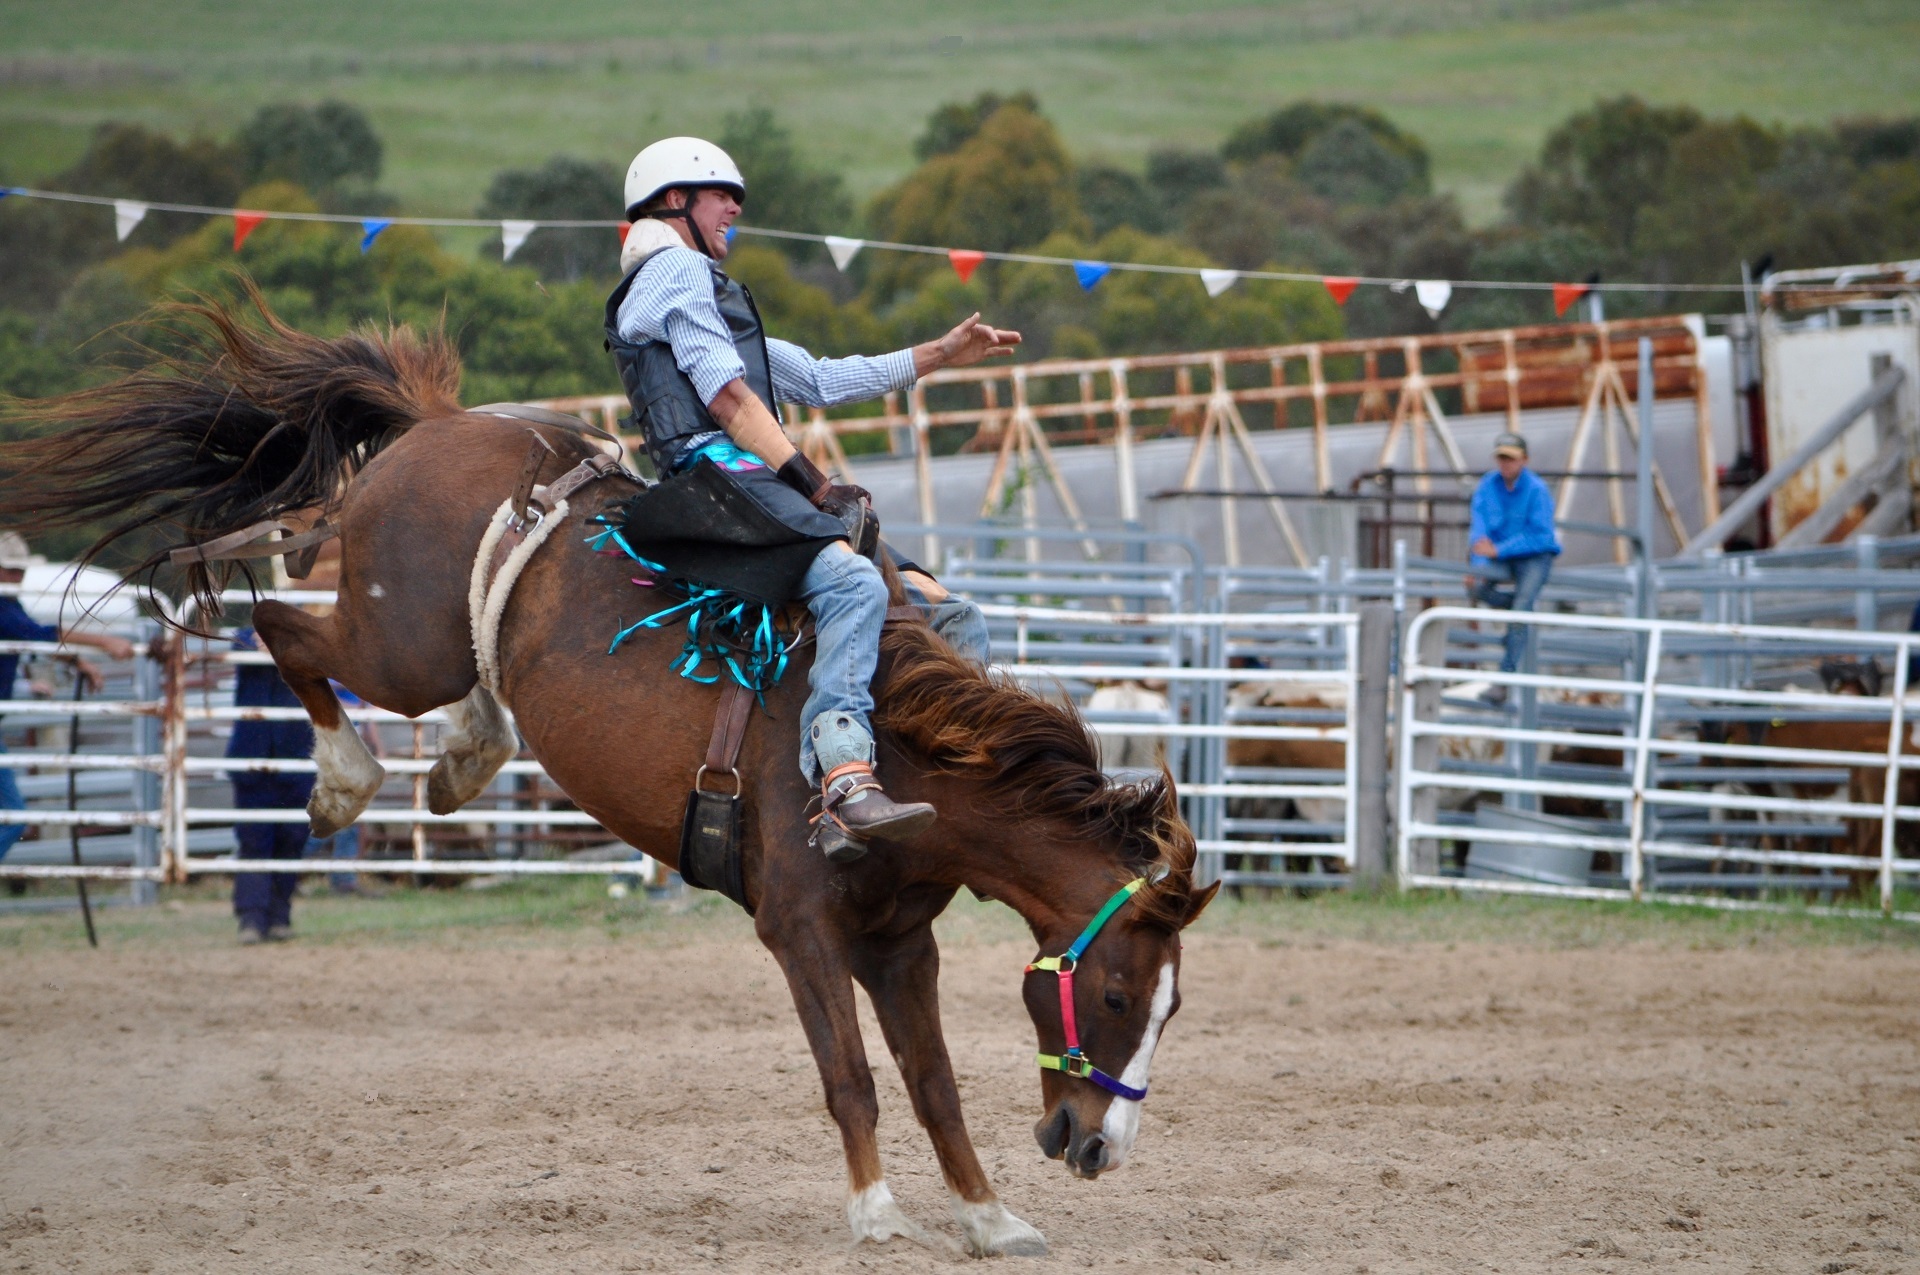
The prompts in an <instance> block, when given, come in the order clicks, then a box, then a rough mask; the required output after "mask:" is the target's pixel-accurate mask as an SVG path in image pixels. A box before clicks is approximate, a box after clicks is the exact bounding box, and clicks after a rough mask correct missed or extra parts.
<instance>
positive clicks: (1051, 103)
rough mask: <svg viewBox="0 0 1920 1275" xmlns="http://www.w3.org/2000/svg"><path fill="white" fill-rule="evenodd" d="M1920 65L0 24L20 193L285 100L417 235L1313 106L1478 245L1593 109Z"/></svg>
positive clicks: (1222, 9)
mask: <svg viewBox="0 0 1920 1275" xmlns="http://www.w3.org/2000/svg"><path fill="white" fill-rule="evenodd" d="M1917 47H1920V2H1916V0H1857V2H1856V3H1852V4H1846V5H1837V4H1820V5H1816V4H1806V3H1799V2H1796V0H1432V2H1428V0H1420V2H1418V3H1416V2H1414V0H1352V2H1351V3H1348V4H1344V5H1331V4H1327V3H1324V2H1323V0H1278V2H1275V3H1253V2H1251V0H1243V2H1240V3H1233V2H1231V0H1173V2H1172V3H1169V2H1168V0H1159V2H1157V3H1147V2H1146V0H1100V2H1098V3H1096V2H1095V0H1059V2H1058V3H1055V4H1050V5H1047V6H1045V7H1044V8H1041V9H1036V8H1035V7H1034V6H1031V5H1026V4H1016V3H1014V2H1013V0H981V3H978V4H975V5H973V6H970V7H969V8H968V9H967V11H966V12H965V14H964V15H958V14H956V13H954V12H953V11H950V10H945V9H940V8H938V7H929V6H921V5H910V4H907V3H905V2H904V0H863V2H862V3H858V4H852V3H831V2H829V0H800V2H799V3H774V2H773V0H741V2H740V3H736V4H732V5H727V6H721V7H719V8H714V7H711V6H709V7H706V8H700V9H684V10H676V9H672V8H670V7H669V8H661V7H660V6H645V7H635V6H632V5H624V4H617V3H615V0H579V2H578V3H575V4H571V5H565V6H558V7H555V6H526V5H521V4H510V3H507V0H474V2H473V3H462V4H458V5H456V4H452V3H449V2H448V0H423V3H419V4H413V5H384V6H375V5H370V4H364V3H349V4H338V3H321V2H320V0H285V2H284V3H281V4H277V5H272V6H266V7H261V6H257V5H242V4H239V3H237V0H198V2H197V3H165V4H163V3H161V2H160V0H90V2H85V3H77V4H65V5H47V4H30V3H25V2H24V0H0V59H4V62H0V67H7V68H9V69H8V70H7V73H6V74H5V75H4V76H0V172H5V173H7V174H9V175H10V179H11V180H16V181H23V180H28V179H31V178H33V177H35V176H38V175H41V174H44V173H47V172H51V171H55V170H56V169H57V168H58V167H59V164H60V162H62V160H63V159H65V158H71V156H70V155H68V154H67V151H68V150H70V149H71V145H72V144H71V140H70V139H71V136H72V133H73V130H77V129H84V128H85V127H87V126H89V125H90V124H92V123H94V122H98V121H100V120H105V119H134V120H138V121H140V122H142V123H146V124H148V125H152V126H156V127H163V128H168V129H172V130H174V131H176V132H179V133H188V132H192V131H194V130H196V129H198V130H202V131H207V132H213V133H221V134H224V133H228V132H231V131H232V130H233V129H234V128H235V127H236V126H237V125H238V124H240V123H241V122H242V121H243V120H244V119H245V118H246V117H247V116H248V115H249V114H251V112H252V111H253V110H254V109H255V108H257V107H258V106H260V105H261V104H263V103H266V102H271V101H282V100H287V99H290V98H291V99H295V100H304V101H314V100H318V99H320V98H324V97H339V98H343V99H345V100H348V101H351V102H354V103H356V104H358V105H360V106H362V107H363V108H365V109H366V110H368V111H369V112H370V114H371V115H372V117H373V119H374V121H375V123H376V125H377V126H378V127H379V129H380V130H381V132H382V133H383V135H384V136H385V138H386V140H387V143H388V158H387V177H386V179H385V183H384V184H385V185H387V186H388V187H390V188H392V189H393V190H395V191H397V192H398V193H399V194H400V195H401V196H402V198H403V199H404V200H405V201H406V203H407V205H408V209H409V211H414V212H420V213H442V214H461V213H467V212H470V211H471V210H472V208H473V207H474V206H475V204H476V203H477V202H478V201H479V198H480V195H481V192H482V191H483V190H484V189H485V187H486V183H487V181H488V179H489V178H490V177H491V176H492V174H493V173H494V172H495V171H497V170H498V169H500V168H504V167H509V166H524V165H529V164H537V163H539V162H540V161H542V160H544V159H545V158H546V157H547V156H549V155H552V154H555V153H559V152H566V153H571V154H576V155H583V156H588V157H593V158H601V159H607V160H610V161H612V162H614V163H616V164H619V165H621V166H623V167H624V165H625V163H626V162H627V160H628V158H629V157H630V156H631V155H632V153H633V151H634V150H635V149H637V147H638V146H639V145H640V144H641V143H642V142H644V141H647V140H650V139H652V138H654V137H657V136H660V135H663V134H666V133H672V132H711V131H713V130H715V129H716V128H717V127H718V125H719V121H720V118H721V116H722V115H723V114H725V112H726V111H728V110H729V109H735V108H737V107H738V106H740V105H744V104H747V103H765V104H766V105H769V106H771V107H772V108H773V109H774V110H775V111H776V112H777V113H778V114H779V115H780V116H781V117H782V119H783V120H785V121H786V122H787V123H788V124H789V125H791V126H792V127H793V128H794V130H795V132H796V135H797V136H798V137H799V138H800V139H801V141H802V144H803V148H804V149H805V150H806V151H807V152H808V153H809V154H811V155H813V156H814V157H816V158H817V159H818V160H819V161H820V162H822V163H824V164H827V165H829V166H831V167H833V168H834V169H836V170H838V171H840V172H841V173H843V174H844V175H845V176H846V177H847V179H848V181H849V182H850V183H851V184H852V186H853V187H854V188H855V190H856V191H858V192H860V193H862V194H865V193H869V192H871V191H873V190H876V189H878V188H879V187H881V186H883V185H885V184H887V183H888V182H891V181H893V180H895V179H897V178H898V177H900V176H901V175H903V174H904V173H905V172H906V171H907V170H908V169H909V168H910V167H911V166H912V163H913V159H912V154H911V146H912V142H913V139H914V137H915V136H916V135H917V134H918V133H919V131H920V129H921V127H922V124H923V122H924V120H925V118H926V115H927V113H928V112H929V111H930V110H932V109H933V107H935V106H936V105H938V104H940V103H941V102H945V101H951V100H956V99H961V98H971V97H972V96H973V95H974V94H976V93H978V92H980V91H982V90H984V89H997V90H1003V91H1005V90H1015V89H1021V88H1031V89H1033V90H1035V91H1036V92H1037V93H1038V94H1039V95H1040V99H1041V102H1042V104H1043V105H1044V107H1045V109H1046V110H1047V112H1048V114H1049V115H1051V116H1052V117H1053V118H1054V119H1055V120H1057V121H1058V122H1059V124H1060V126H1061V129H1062V132H1063V133H1064V135H1065V137H1066V140H1067V143H1068V145H1069V147H1070V148H1071V149H1072V150H1073V152H1074V153H1075V154H1076V155H1079V156H1082V157H1091V156H1105V157H1109V158H1114V159H1119V160H1121V161H1123V162H1130V163H1138V162H1139V161H1140V160H1141V159H1142V158H1143V157H1144V156H1145V154H1146V152H1147V151H1148V150H1150V149H1152V148H1153V147H1155V146H1162V145H1170V144H1177V145H1184V146H1205V147H1212V146H1216V145H1218V144H1219V142H1220V140H1221V138H1222V137H1223V135H1224V134H1225V132H1226V130H1227V129H1228V128H1229V127H1231V126H1232V125H1233V124H1235V123H1237V122H1238V121H1240V120H1242V119H1245V118H1247V117H1249V116H1252V115H1255V114H1259V113H1262V112H1265V111H1268V110H1271V109H1272V108H1274V107H1275V106H1278V105H1280V104H1282V103H1284V102H1287V101H1291V100H1294V99H1296V98H1302V97H1319V98H1332V99H1339V100H1346V101H1358V102H1362V103H1365V104H1367V105H1370V106H1375V107H1378V108H1380V109H1381V110H1384V111H1385V112H1387V113H1388V114H1389V115H1390V116H1392V117H1393V119H1394V120H1395V121H1396V122H1398V123H1399V124H1400V125H1402V126H1403V127H1405V128H1408V129H1410V130H1412V131H1413V132H1414V133H1416V134H1418V135H1419V136H1421V137H1422V138H1424V139H1425V140H1426V142H1427V144H1428V145H1429V147H1430V148H1431V149H1432V151H1433V155H1434V161H1435V177H1436V180H1437V181H1438V183H1439V185H1440V186H1441V187H1442V188H1443V189H1446V190H1451V191H1454V192H1455V193H1456V194H1458V195H1459V196H1460V197H1461V198H1462V200H1463V202H1464V203H1465V205H1466V206H1467V209H1468V211H1469V213H1470V215H1472V216H1473V217H1474V218H1476V219H1478V220H1487V219H1490V218H1491V217H1492V216H1493V215H1494V214H1495V213H1496V212H1497V209H1498V196H1499V192H1500V190H1501V189H1502V188H1503V187H1504V186H1505V185H1506V183H1507V182H1508V181H1509V180H1511V178H1512V177H1513V175H1514V173H1515V172H1516V171H1517V169H1518V168H1519V166H1520V165H1521V164H1522V163H1523V162H1524V161H1526V160H1527V159H1529V158H1531V157H1532V155H1533V154H1534V152H1535V151H1536V150H1537V149H1538V146H1539V143H1540V140H1541V138H1542V137H1543V136H1544V135H1545V133H1546V131H1547V130H1548V129H1549V128H1551V127H1552V126H1553V125H1554V124H1556V123H1557V122H1559V121H1560V120H1561V119H1563V118H1565V117H1566V116H1567V115H1568V114H1569V113H1571V112H1573V111H1575V110H1578V109H1581V108H1584V107H1586V106H1588V105H1590V104H1591V103H1592V102H1593V101H1594V100H1596V99H1597V98H1600V97H1604V96H1612V95H1616V94H1619V93H1627V92H1632V93H1638V94H1640V95H1641V96H1643V97H1646V98H1648V99H1650V100H1653V101H1658V102H1668V103H1672V102H1690V103H1692V104H1693V105H1695V106H1697V107H1699V108H1701V109H1702V110H1704V111H1707V112H1709V113H1713V114H1727V113H1733V112H1746V113H1748V114H1751V115H1754V116H1755V117H1757V118H1759V119H1761V120H1763V121H1768V122H1775V121H1777V122H1786V123H1810V122H1820V121H1825V120H1828V119H1831V118H1833V117H1835V116H1839V115H1850V114H1863V113H1881V114H1895V113H1902V114H1903V113H1908V112H1911V110H1912V109H1913V103H1914V102H1915V101H1916V100H1920V58H1915V57H1914V56H1913V51H1914V49H1915V48H1917Z"/></svg>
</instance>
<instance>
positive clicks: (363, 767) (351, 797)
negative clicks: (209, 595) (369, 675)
mask: <svg viewBox="0 0 1920 1275" xmlns="http://www.w3.org/2000/svg"><path fill="white" fill-rule="evenodd" d="M253 627H254V630H255V631H256V632H258V633H259V634H260V640H261V641H262V642H264V643H265V644H266V647H267V650H268V651H269V652H270V653H271V654H272V655H273V662H274V665H275V667H277V668H278V669H279V670H280V676H281V677H282V678H284V679H286V683H287V686H288V687H289V688H291V689H292V691H293V693H294V694H295V695H296V696H298V697H299V699H300V703H301V704H302V705H303V706H305V708H306V710H307V716H308V717H309V718H311V719H312V720H313V760H314V762H315V763H316V764H318V766H319V768H320V775H319V778H318V779H317V780H316V781H315V783H314V785H313V795H312V796H311V797H309V798H307V818H308V820H309V821H310V822H311V823H312V825H313V835H314V836H316V837H331V836H332V835H333V834H334V833H336V832H338V831H340V830H341V829H342V828H344V827H346V826H347V825H348V824H350V823H352V822H353V821H354V820H355V819H357V818H359V817H360V812H361V811H363V810H365V809H366V808H367V803H368V802H370V801H372V800H373V795H374V794H375V793H377V792H379V791H380V784H381V782H382V781H383V780H384V779H385V778H386V771H385V770H384V769H382V768H381V765H380V763H379V762H377V761H375V760H374V759H373V754H372V753H370V752H368V751H367V746H366V744H365V742H364V741H362V740H361V738H360V732H358V731H356V730H355V729H354V728H353V723H351V722H349V721H348V720H347V715H346V712H345V710H344V709H342V708H341V707H340V700H339V699H338V697H336V696H335V695H334V693H333V687H331V686H329V685H327V677H328V673H329V670H334V669H339V668H340V667H341V664H340V660H339V658H338V653H337V651H336V649H335V646H334V641H333V629H334V626H333V622H332V620H331V619H316V618H314V617H313V616H310V615H308V614H306V613H305V612H303V611H301V610H300V609H299V608H297V607H290V606H288V605H286V604H285V603H284V602H262V603H260V604H259V605H258V606H256V607H254V609H253Z"/></svg>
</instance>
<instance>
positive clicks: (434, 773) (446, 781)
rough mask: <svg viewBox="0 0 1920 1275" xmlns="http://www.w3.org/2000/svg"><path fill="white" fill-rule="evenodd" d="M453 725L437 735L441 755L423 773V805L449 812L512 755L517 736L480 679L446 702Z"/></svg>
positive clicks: (480, 787) (474, 793)
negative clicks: (455, 699) (463, 695)
mask: <svg viewBox="0 0 1920 1275" xmlns="http://www.w3.org/2000/svg"><path fill="white" fill-rule="evenodd" d="M446 713H447V720H448V722H450V723H451V728H450V729H449V730H448V731H447V733H446V734H445V735H443V736H441V738H440V744H441V753H440V760H439V761H436V762H434V763H433V769H432V770H430V771H428V772H427V809H429V810H431V811H433V813H434V814H436V815H450V814H452V813H453V812H454V811H456V810H458V809H460V807H462V806H464V805H466V804H467V803H468V802H469V801H472V800H473V799H474V798H475V797H478V796H479V795H480V793H481V792H482V791H483V790H484V789H485V788H486V786H487V784H488V783H489V782H490V781H491V780H492V779H493V777H494V776H495V775H497V774H499V773H500V767H502V766H504V765H505V764H506V763H507V762H508V761H509V760H511V759H512V757H513V755H514V754H515V753H517V752H519V751H520V740H519V737H518V736H516V735H515V734H514V731H513V726H512V724H511V723H509V722H508V721H507V715H506V713H505V712H503V711H502V710H501V708H500V701H499V700H497V699H495V698H494V697H493V692H491V691H489V690H488V689H487V688H486V686H485V685H484V684H483V683H480V682H475V683H474V684H473V689H472V690H470V691H468V692H467V697H466V698H465V699H463V700H461V701H460V702H459V703H457V704H449V705H447V707H446Z"/></svg>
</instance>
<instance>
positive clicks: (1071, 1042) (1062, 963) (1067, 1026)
mask: <svg viewBox="0 0 1920 1275" xmlns="http://www.w3.org/2000/svg"><path fill="white" fill-rule="evenodd" d="M1146 883H1147V878H1145V877H1135V878H1134V879H1133V880H1131V881H1129V882H1127V883H1126V884H1125V885H1123V886H1121V887H1120V891H1119V893H1117V894H1115V895H1114V896H1113V897H1112V898H1111V899H1108V900H1107V901H1106V904H1105V905H1104V906H1102V907H1101V909H1100V910H1099V911H1098V912H1096V913H1094V914H1093V920H1091V921H1089V922H1087V928H1086V929H1084V930H1082V931H1080V937H1079V938H1077V939H1075V940H1074V941H1073V943H1072V945H1071V946H1070V947H1068V948H1067V950H1066V951H1064V952H1062V953H1061V954H1060V955H1058V956H1043V957H1041V958H1040V959H1039V960H1037V961H1035V962H1034V963H1033V964H1031V965H1029V966H1027V973H1029V974H1031V973H1033V971H1035V970H1044V971H1046V972H1047V973H1050V974H1058V975H1059V976H1060V1026H1061V1027H1062V1028H1063V1029H1064V1030H1065V1032H1066V1037H1067V1052H1066V1053H1064V1054H1036V1055H1035V1058H1036V1060H1037V1061H1038V1062H1039V1064H1040V1069H1041V1070H1042V1071H1063V1072H1065V1073H1066V1074H1067V1075H1069V1076H1078V1077H1080V1079H1082V1080H1091V1081H1092V1082H1093V1083H1094V1084H1096V1085H1099V1086H1100V1087H1101V1088H1102V1089H1104V1090H1106V1091H1107V1092H1108V1093H1110V1094H1113V1095H1114V1096H1116V1097H1119V1098H1127V1099H1131V1100H1132V1101H1134V1102H1139V1101H1140V1100H1141V1099H1143V1098H1145V1097H1146V1096H1147V1090H1146V1087H1145V1086H1144V1085H1143V1086H1141V1087H1140V1088H1138V1089H1135V1088H1134V1087H1133V1086H1132V1085H1124V1084H1121V1083H1120V1082H1119V1081H1118V1080H1116V1079H1114V1078H1113V1077H1112V1076H1109V1075H1108V1074H1107V1073H1106V1072H1104V1071H1101V1070H1100V1069H1099V1068H1098V1067H1096V1066H1094V1065H1093V1063H1092V1062H1091V1061H1089V1060H1088V1058H1087V1056H1086V1055H1085V1054H1083V1053H1081V1052H1080V1026H1079V1023H1078V1022H1077V1021H1076V1020H1075V1019H1074V1016H1073V971H1074V967H1075V966H1077V965H1079V963H1080V957H1081V955H1082V954H1083V953H1085V952H1086V950H1087V947H1088V945H1090V944H1091V943H1092V942H1093V940H1094V937H1095V936H1096V935H1098V934H1099V933H1100V927H1102V926H1104V925H1105V924H1106V923H1107V922H1108V921H1111V920H1112V919H1113V914H1114V913H1115V912H1118V911H1119V910H1120V909H1121V908H1122V907H1123V906H1124V905H1125V904H1126V902H1127V900H1128V899H1131V898H1132V897H1133V896H1134V895H1136V894H1138V893H1139V892H1140V887H1142V886H1144V885H1145V884H1146Z"/></svg>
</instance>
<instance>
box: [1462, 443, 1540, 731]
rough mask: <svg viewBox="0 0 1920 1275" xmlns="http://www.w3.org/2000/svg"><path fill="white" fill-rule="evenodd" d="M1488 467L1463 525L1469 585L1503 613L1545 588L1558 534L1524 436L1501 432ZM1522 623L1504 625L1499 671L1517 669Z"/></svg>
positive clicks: (1502, 695)
mask: <svg viewBox="0 0 1920 1275" xmlns="http://www.w3.org/2000/svg"><path fill="white" fill-rule="evenodd" d="M1493 463H1494V470H1493V472H1492V473H1489V474H1487V475H1485V476H1484V477H1482V478H1481V479H1480V485H1479V486H1477V487H1475V488H1474V489H1473V507H1472V513H1471V516H1470V519H1469V524H1468V527H1467V542H1468V552H1469V553H1471V554H1472V564H1473V570H1472V575H1473V576H1475V577H1477V579H1476V581H1475V582H1474V583H1473V584H1472V585H1471V586H1469V591H1470V592H1471V593H1472V595H1473V599H1474V601H1476V602H1478V603H1480V604H1481V605H1482V606H1489V607H1497V608H1499V609H1500V610H1503V611H1531V610H1533V606H1534V603H1535V602H1537V601H1538V600H1539V598H1540V591H1541V590H1542V589H1544V588H1546V587H1547V577H1548V576H1549V575H1551V574H1552V572H1553V560H1554V559H1555V558H1556V557H1558V556H1559V554H1560V538H1559V537H1558V536H1557V535H1555V534H1554V530H1553V494H1552V493H1551V492H1549V491H1548V490H1547V485H1546V483H1544V482H1542V481H1541V480H1540V476H1539V475H1538V474H1535V473H1534V472H1533V471H1532V470H1530V469H1528V468H1527V440H1526V439H1524V438H1522V437H1521V436H1520V435H1518V434H1501V435H1499V436H1498V437H1497V438H1495V439H1494V440H1493ZM1526 642H1527V626H1526V625H1523V624H1509V625H1508V626H1507V635H1506V642H1505V649H1504V651H1503V652H1502V654H1501V657H1500V671H1501V672H1502V673H1513V672H1517V671H1518V670H1519V668H1520V659H1521V656H1522V654H1523V653H1524V651H1525V650H1526ZM1485 698H1486V700H1487V701H1488V702H1489V703H1494V704H1500V703H1504V702H1505V701H1506V698H1507V688H1506V687H1504V686H1495V687H1491V688H1489V689H1488V691H1487V693H1486V696H1485Z"/></svg>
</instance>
